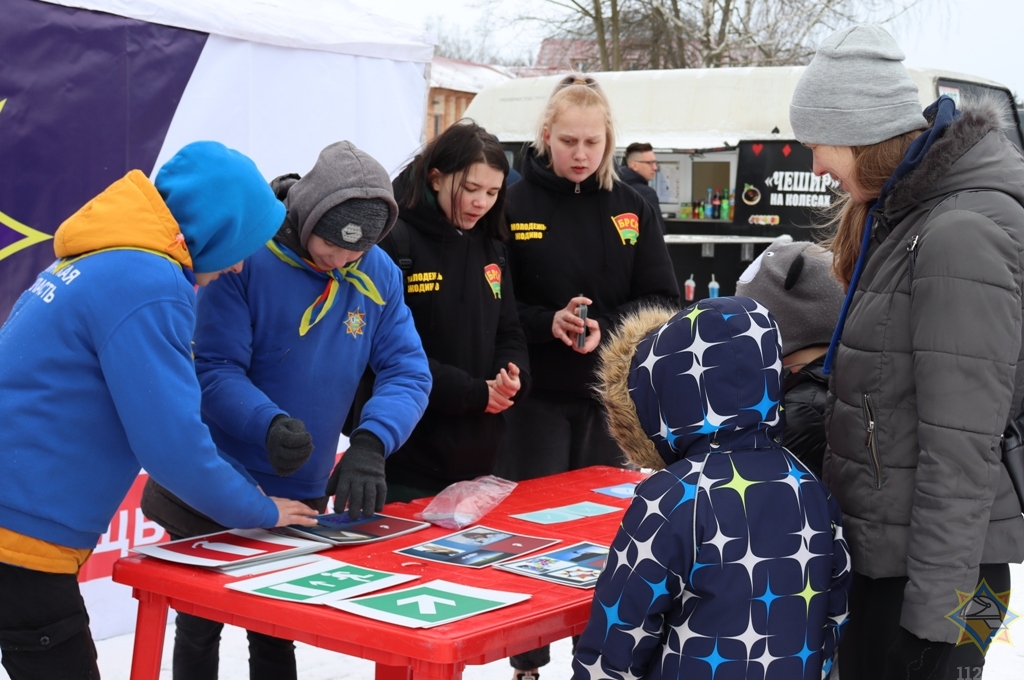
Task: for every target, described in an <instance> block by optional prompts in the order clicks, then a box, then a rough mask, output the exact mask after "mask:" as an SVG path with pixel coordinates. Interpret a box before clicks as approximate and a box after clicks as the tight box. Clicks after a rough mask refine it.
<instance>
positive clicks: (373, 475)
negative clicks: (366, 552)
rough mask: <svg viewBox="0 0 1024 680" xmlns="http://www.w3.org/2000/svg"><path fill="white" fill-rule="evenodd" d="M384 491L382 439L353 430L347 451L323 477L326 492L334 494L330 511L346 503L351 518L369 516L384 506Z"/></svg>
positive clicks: (342, 508) (385, 487)
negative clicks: (327, 478)
mask: <svg viewBox="0 0 1024 680" xmlns="http://www.w3.org/2000/svg"><path fill="white" fill-rule="evenodd" d="M387 494H388V487H387V483H386V482H385V481H384V442H382V441H381V440H380V439H379V438H378V437H377V435H375V434H373V433H372V432H370V431H369V430H356V431H355V432H353V433H352V436H351V437H349V447H348V451H346V452H345V454H344V455H343V456H342V457H341V460H340V461H338V464H337V465H335V466H334V472H332V473H331V478H330V479H329V480H327V495H328V496H330V495H334V511H335V512H342V511H343V510H344V509H345V507H346V506H348V516H349V517H350V518H351V519H359V515H360V513H362V516H363V517H372V516H373V514H374V513H375V512H380V511H381V510H383V509H384V498H385V497H386V496H387Z"/></svg>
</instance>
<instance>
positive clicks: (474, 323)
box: [380, 121, 530, 502]
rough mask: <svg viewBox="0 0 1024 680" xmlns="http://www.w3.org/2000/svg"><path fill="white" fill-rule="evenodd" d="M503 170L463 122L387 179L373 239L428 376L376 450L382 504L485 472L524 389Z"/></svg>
mask: <svg viewBox="0 0 1024 680" xmlns="http://www.w3.org/2000/svg"><path fill="white" fill-rule="evenodd" d="M507 175H508V159H507V158H506V157H505V152H504V150H503V149H502V148H501V145H500V144H499V143H498V141H497V140H496V139H495V138H494V137H493V136H492V135H491V134H490V133H488V132H487V131H486V130H485V129H483V128H482V127H480V126H479V125H477V124H475V123H473V122H471V121H462V122H459V123H456V124H455V125H453V126H451V127H449V128H448V129H447V130H445V131H444V132H443V133H441V134H440V135H439V136H437V137H435V138H434V139H433V140H432V141H431V142H430V143H429V144H428V145H427V146H426V148H425V149H423V151H422V153H420V154H419V155H418V156H416V158H415V159H414V160H413V161H412V163H410V164H409V166H408V167H406V168H405V170H403V171H402V173H401V174H400V175H399V176H398V178H397V179H396V180H395V182H394V190H395V197H396V198H397V199H398V202H399V216H398V222H397V223H396V224H395V227H394V229H393V230H392V231H391V233H390V234H388V236H387V237H386V238H385V239H384V240H383V241H381V244H380V247H381V248H383V249H384V251H385V252H386V253H387V254H388V255H390V256H391V259H393V260H394V261H395V263H396V264H398V265H399V267H401V268H402V270H403V276H404V277H405V303H406V305H408V307H409V309H410V310H411V311H412V316H413V320H414V321H415V323H416V330H417V331H418V332H419V335H420V338H421V339H422V341H423V349H424V350H425V351H426V353H427V359H428V360H429V362H430V373H431V377H432V378H433V385H432V387H431V389H430V401H429V403H428V405H427V410H426V412H425V413H424V414H423V418H422V419H421V420H420V422H419V423H418V424H417V425H416V429H415V430H413V433H412V435H410V437H409V440H408V441H407V442H406V443H405V444H403V445H402V446H401V447H400V448H399V449H398V450H397V451H395V452H394V453H393V454H391V455H390V456H389V457H388V459H387V483H388V502H392V501H403V502H405V501H410V500H412V499H414V498H422V497H424V496H433V495H435V494H437V493H438V492H439V491H441V490H442V489H444V488H445V487H446V486H448V485H449V484H452V483H453V482H459V481H463V480H469V479H474V478H476V477H479V476H481V475H489V474H491V473H492V472H493V471H494V462H495V458H496V457H497V454H498V446H499V444H500V443H501V439H502V437H503V436H504V433H505V413H506V412H508V411H506V409H509V408H510V407H512V406H513V402H514V401H515V400H517V399H522V398H523V397H524V396H525V395H526V394H527V393H528V392H529V390H530V373H529V357H528V355H527V352H526V339H525V338H524V337H523V331H522V328H520V326H519V316H518V315H517V313H516V298H515V295H514V293H513V291H512V279H511V276H510V275H509V272H508V266H507V259H508V258H507V254H506V248H505V243H504V242H505V241H507V239H508V227H507V226H506V224H505V214H504V208H505V178H506V176H507Z"/></svg>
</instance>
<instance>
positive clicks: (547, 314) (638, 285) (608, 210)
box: [428, 150, 679, 398]
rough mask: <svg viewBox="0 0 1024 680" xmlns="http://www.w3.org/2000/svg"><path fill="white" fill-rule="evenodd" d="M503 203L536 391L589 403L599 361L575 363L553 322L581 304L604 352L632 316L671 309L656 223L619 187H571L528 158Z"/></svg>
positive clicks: (674, 287)
mask: <svg viewBox="0 0 1024 680" xmlns="http://www.w3.org/2000/svg"><path fill="white" fill-rule="evenodd" d="M508 203H509V208H508V215H509V225H510V227H511V229H512V237H513V240H512V241H511V242H510V244H509V245H510V252H511V269H512V277H513V278H514V279H515V281H516V289H517V291H516V298H517V301H518V303H519V320H520V321H521V322H522V325H523V330H524V331H525V332H526V340H527V342H528V343H529V347H530V365H531V367H532V374H533V382H534V388H535V389H537V390H545V391H548V392H555V393H559V394H561V395H563V396H568V397H576V398H593V395H592V393H591V391H590V384H591V383H592V382H593V381H594V369H595V368H596V366H597V355H598V352H597V351H596V350H595V351H593V352H591V353H589V354H579V353H577V352H576V351H574V350H573V349H572V348H570V347H568V346H567V345H565V343H563V342H562V341H561V340H556V339H555V338H554V337H553V336H552V335H551V322H552V320H553V319H554V316H555V312H556V311H558V310H559V309H562V308H564V307H565V305H566V303H568V302H569V300H570V299H571V298H572V297H574V296H577V295H585V296H586V297H588V298H590V299H591V300H592V301H593V304H592V305H591V306H590V309H589V310H588V316H589V318H591V319H595V320H597V322H598V323H599V325H600V327H601V342H602V343H604V342H605V341H606V340H607V338H608V334H609V333H610V332H611V331H612V329H613V328H614V327H615V325H616V324H617V323H618V321H619V319H620V318H621V317H622V316H623V315H624V314H625V313H626V312H628V311H630V310H631V309H634V308H636V307H638V306H641V305H643V304H644V303H653V302H659V301H660V302H661V303H662V304H668V305H672V306H678V304H679V286H678V284H677V283H676V277H675V273H674V271H673V268H672V261H671V260H670V259H669V256H668V249H667V248H666V246H665V240H664V238H663V237H662V234H661V230H660V228H659V226H658V222H657V216H656V215H655V214H654V211H653V210H652V209H651V206H650V205H648V203H647V202H646V201H645V200H644V199H643V198H641V197H640V195H639V194H637V193H636V192H635V191H633V190H632V189H630V188H629V187H628V186H626V185H625V184H623V183H622V182H615V184H614V186H613V187H612V190H611V191H604V190H602V189H601V188H600V187H599V186H598V183H597V179H596V178H595V177H594V176H591V177H589V178H587V179H586V180H585V181H583V182H580V183H578V184H577V183H576V182H571V181H569V180H567V179H563V178H561V177H558V176H557V175H555V174H554V172H552V171H551V169H550V168H549V167H548V166H547V159H546V158H540V159H538V158H537V156H536V155H535V152H534V151H533V150H531V151H530V154H529V156H528V157H527V158H526V160H525V162H524V164H523V181H521V182H517V183H516V184H515V185H513V186H512V187H510V188H509V190H508ZM428 354H429V352H428Z"/></svg>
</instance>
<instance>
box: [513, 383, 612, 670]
mask: <svg viewBox="0 0 1024 680" xmlns="http://www.w3.org/2000/svg"><path fill="white" fill-rule="evenodd" d="M505 419H506V423H507V424H508V432H507V433H506V435H505V441H504V443H503V445H502V448H501V452H500V453H499V455H498V463H497V466H496V469H495V472H494V474H496V475H497V476H499V477H503V478H505V479H511V480H513V481H516V482H520V481H523V480H526V479H534V478H536V477H545V476H547V475H553V474H557V473H559V472H568V471H569V470H578V469H580V468H585V467H590V466H591V465H612V466H615V467H622V466H624V465H625V464H626V458H625V456H624V455H623V453H622V450H621V449H620V448H619V445H618V444H617V443H616V442H615V440H614V439H613V438H612V436H611V435H610V434H609V433H608V429H607V428H606V427H605V412H604V408H603V407H602V406H601V405H600V404H598V403H597V402H596V401H592V400H590V399H564V398H558V397H554V396H551V395H545V394H543V393H537V392H534V393H533V394H531V395H530V396H529V397H527V398H526V399H525V400H524V401H522V402H519V403H517V404H516V405H515V406H514V407H513V408H511V409H509V410H508V411H506V412H505ZM578 639H579V638H578V637H574V638H573V647H575V646H576V641H577V640H578ZM509 663H511V664H512V667H513V668H515V669H516V670H530V669H532V668H540V667H541V666H546V665H547V664H549V663H551V650H550V648H549V647H548V646H546V645H545V646H544V647H538V648H537V649H533V650H530V651H529V652H525V653H523V654H516V655H514V656H512V657H509Z"/></svg>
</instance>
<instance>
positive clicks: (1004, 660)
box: [0, 564, 1024, 680]
mask: <svg viewBox="0 0 1024 680" xmlns="http://www.w3.org/2000/svg"><path fill="white" fill-rule="evenodd" d="M1010 568H1011V571H1012V574H1013V582H1014V583H1015V584H1017V587H1016V588H1015V589H1014V591H1013V595H1012V597H1011V600H1010V611H1012V612H1014V613H1016V614H1017V615H1018V616H1021V617H1024V566H1021V565H1019V564H1015V565H1011V567H1010ZM173 635H174V626H173V624H172V625H169V626H168V627H167V638H166V640H165V643H164V656H163V663H162V664H161V666H160V680H170V678H171V657H170V651H171V644H172V641H173ZM1010 638H1011V640H1013V643H1014V644H1013V645H1007V644H1002V643H994V644H993V645H992V647H991V649H989V653H988V660H987V662H986V664H985V675H984V677H985V680H1020V679H1021V678H1022V677H1024V621H1022V620H1020V619H1018V621H1017V622H1016V623H1015V624H1012V625H1011V626H1010ZM133 639H134V638H133V635H132V634H131V633H128V634H126V635H119V636H117V637H112V638H109V639H107V640H101V641H99V642H97V643H96V647H97V648H98V650H99V657H100V671H101V672H102V675H103V680H129V674H130V670H131V658H132V643H133ZM297 647H298V651H297V654H296V656H297V658H298V667H299V677H300V678H302V680H372V678H373V664H372V663H370V662H369V661H364V660H362V659H356V658H353V657H350V656H343V655H341V654H336V653H334V652H327V651H324V650H322V649H317V648H316V647H310V646H308V645H303V644H299V645H297ZM248 658H249V655H248V650H247V647H246V639H245V631H243V630H241V629H238V628H233V627H230V626H229V627H227V628H225V631H224V639H223V640H222V642H221V663H220V678H221V680H248V678H249V671H248ZM571 659H572V655H571V645H570V643H569V640H560V641H559V642H556V643H555V644H554V645H552V646H551V664H550V665H549V666H547V667H545V668H544V669H543V671H542V673H541V675H542V676H543V677H544V678H545V680H556V679H565V678H569V677H570V676H571V675H572V671H571V667H570V662H571ZM511 677H512V671H511V668H510V667H509V665H508V661H506V660H501V661H495V662H493V663H489V664H487V665H485V666H469V667H467V668H466V671H465V672H464V673H463V678H464V680H510V679H511ZM0 680H9V678H8V676H7V674H6V673H5V672H4V671H3V669H2V668H0Z"/></svg>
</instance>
